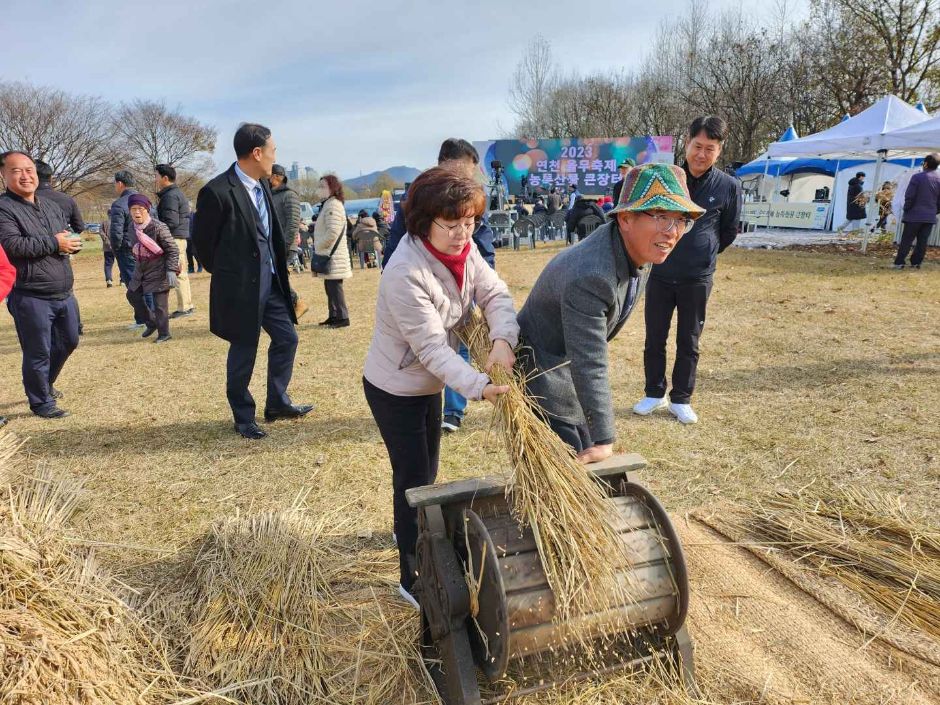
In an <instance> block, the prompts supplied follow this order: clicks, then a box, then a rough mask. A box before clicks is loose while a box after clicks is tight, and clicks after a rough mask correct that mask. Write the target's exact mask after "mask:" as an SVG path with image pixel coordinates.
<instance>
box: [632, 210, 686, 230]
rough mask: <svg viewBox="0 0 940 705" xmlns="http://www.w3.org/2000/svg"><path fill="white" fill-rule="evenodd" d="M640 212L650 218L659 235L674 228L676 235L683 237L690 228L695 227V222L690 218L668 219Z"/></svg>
mask: <svg viewBox="0 0 940 705" xmlns="http://www.w3.org/2000/svg"><path fill="white" fill-rule="evenodd" d="M640 212H641V213H642V214H643V215H645V216H649V217H650V218H652V219H653V220H654V221H655V222H656V229H657V230H658V231H659V232H661V233H668V232H669V231H670V230H672V229H673V228H675V229H676V232H677V233H679V234H680V235H685V234H686V233H687V232H689V231H690V230H691V229H692V226H693V225H695V221H694V220H692V219H691V218H670V217H669V216H668V215H660V214H658V213H648V212H647V211H640Z"/></svg>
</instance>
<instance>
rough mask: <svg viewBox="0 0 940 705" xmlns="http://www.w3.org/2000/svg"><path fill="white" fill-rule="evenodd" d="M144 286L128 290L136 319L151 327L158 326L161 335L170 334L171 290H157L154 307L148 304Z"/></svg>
mask: <svg viewBox="0 0 940 705" xmlns="http://www.w3.org/2000/svg"><path fill="white" fill-rule="evenodd" d="M145 296H147V294H145V293H144V290H143V287H138V288H136V289H134V290H133V291H131V290H128V292H127V300H128V301H129V302H130V304H131V306H133V307H134V320H135V321H141V322H143V323H146V324H147V325H148V326H149V327H151V328H156V329H157V333H159V334H160V335H161V336H164V335H169V334H170V292H169V290H167V291H157V292H155V293H153V294H151V296H152V297H153V308H152V309H151V308H149V307H148V306H147V302H146V301H145V299H144V297H145Z"/></svg>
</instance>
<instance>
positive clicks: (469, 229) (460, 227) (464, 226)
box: [431, 220, 477, 237]
mask: <svg viewBox="0 0 940 705" xmlns="http://www.w3.org/2000/svg"><path fill="white" fill-rule="evenodd" d="M431 222H432V223H434V224H435V225H436V226H437V227H439V228H441V229H443V230H446V231H447V234H448V235H450V236H451V237H457V236H458V235H459V234H460V232H461V231H463V232H465V233H470V234H471V235H472V234H473V231H474V230H476V229H477V222H476V221H475V220H471V221H470V222H469V223H457V225H444V224H443V223H438V222H437V221H436V220H432V221H431Z"/></svg>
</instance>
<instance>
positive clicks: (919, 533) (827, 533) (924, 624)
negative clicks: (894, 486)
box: [742, 489, 940, 638]
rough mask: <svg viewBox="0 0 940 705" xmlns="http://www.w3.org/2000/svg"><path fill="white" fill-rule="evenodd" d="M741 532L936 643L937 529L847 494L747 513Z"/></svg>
mask: <svg viewBox="0 0 940 705" xmlns="http://www.w3.org/2000/svg"><path fill="white" fill-rule="evenodd" d="M749 513H750V514H751V516H750V518H749V519H748V520H747V521H746V523H745V525H744V526H743V527H742V528H743V529H744V530H745V531H747V532H748V533H749V534H750V535H751V536H752V537H753V538H755V539H757V540H759V541H769V542H772V543H773V544H775V545H777V546H779V547H783V548H784V549H786V550H788V551H789V552H791V553H792V554H794V555H796V556H798V557H799V558H800V560H801V561H802V562H803V563H804V564H809V565H811V566H813V567H814V568H815V569H816V570H818V571H819V572H820V573H821V574H824V575H828V576H831V577H833V578H835V579H836V580H838V581H839V582H841V583H842V584H843V585H845V586H846V587H848V588H850V589H852V590H855V591H857V592H858V593H860V594H862V595H863V596H865V597H866V598H867V599H868V600H869V601H870V602H871V603H873V604H874V605H875V606H877V607H878V608H880V609H881V610H882V611H884V612H885V613H886V614H888V615H890V616H891V617H892V618H896V619H898V620H900V621H901V622H903V623H905V624H907V625H908V626H910V627H913V628H915V629H919V630H922V631H924V632H926V633H927V634H930V635H932V636H933V637H936V638H940V529H938V527H937V526H936V525H931V524H930V523H929V522H928V521H927V520H926V519H924V518H920V517H917V516H915V515H913V514H912V513H910V512H908V511H907V510H905V508H904V507H903V505H902V504H901V502H900V500H899V499H898V498H894V497H889V496H887V495H884V494H880V493H877V492H875V491H873V490H861V489H848V490H843V491H839V492H834V493H832V494H829V495H828V496H820V497H816V498H810V497H808V496H805V495H802V496H801V495H796V494H785V495H781V496H778V497H773V498H771V499H769V500H766V501H763V502H760V503H758V504H757V505H756V506H754V507H752V508H750V510H749Z"/></svg>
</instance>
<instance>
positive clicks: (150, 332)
mask: <svg viewBox="0 0 940 705" xmlns="http://www.w3.org/2000/svg"><path fill="white" fill-rule="evenodd" d="M156 332H157V327H156V326H154V327H153V328H151V327H150V326H147V327H146V328H144V332H143V333H141V334H140V337H141V338H149V337H150V336H151V335H153V334H154V333H156Z"/></svg>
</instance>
